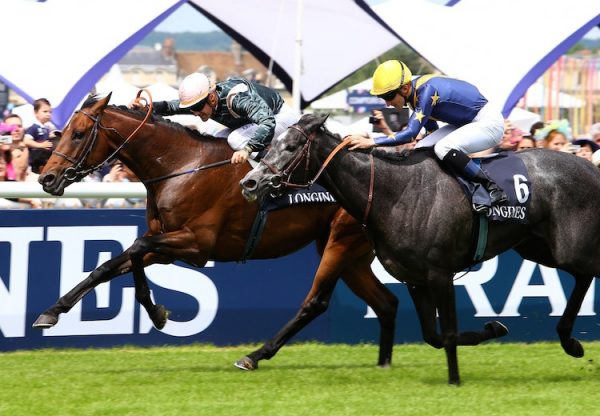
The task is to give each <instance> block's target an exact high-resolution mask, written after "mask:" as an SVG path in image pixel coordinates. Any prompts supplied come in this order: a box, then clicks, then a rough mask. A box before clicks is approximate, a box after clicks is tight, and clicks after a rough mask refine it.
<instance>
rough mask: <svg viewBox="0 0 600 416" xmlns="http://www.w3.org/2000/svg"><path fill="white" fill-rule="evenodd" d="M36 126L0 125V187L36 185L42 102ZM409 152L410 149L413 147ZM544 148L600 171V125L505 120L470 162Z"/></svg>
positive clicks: (108, 172) (105, 204)
mask: <svg viewBox="0 0 600 416" xmlns="http://www.w3.org/2000/svg"><path fill="white" fill-rule="evenodd" d="M33 110H34V116H35V119H36V121H35V122H34V123H33V124H32V125H31V126H23V122H22V119H21V117H20V116H18V115H16V114H5V115H4V117H3V119H0V182H4V181H16V182H25V181H37V178H38V176H39V174H40V172H41V171H42V169H43V167H44V165H45V164H46V162H47V161H48V159H49V157H50V155H51V149H52V146H53V140H54V132H55V131H56V127H55V126H54V125H53V124H52V122H51V121H50V120H51V116H52V107H51V105H50V102H48V100H46V99H44V98H40V99H38V100H35V101H34V103H33ZM406 146H407V147H412V146H414V142H413V143H412V144H411V145H410V146H409V145H406ZM532 148H547V149H552V150H556V151H563V152H569V153H572V154H574V155H576V156H579V157H582V158H585V159H587V160H589V161H590V162H591V163H594V164H595V165H596V166H598V167H600V122H598V123H595V124H593V125H592V126H591V128H590V130H589V133H588V134H587V135H585V136H583V137H573V136H572V133H571V127H570V125H569V122H568V120H556V121H550V122H541V121H540V122H536V123H534V124H533V125H532V126H530V128H529V130H528V131H524V130H521V129H519V128H516V127H514V126H513V124H512V123H511V121H510V120H505V124H504V135H503V137H502V141H501V143H500V144H499V145H498V146H497V147H496V148H494V149H489V150H487V151H484V152H480V153H478V154H476V155H472V156H483V155H485V154H490V153H495V152H504V151H516V152H519V151H523V150H525V149H532ZM82 181H83V182H134V181H138V179H137V178H136V176H135V175H134V174H133V172H131V171H130V170H129V169H128V168H127V167H126V166H125V165H123V163H121V162H120V161H119V160H116V161H115V162H114V163H112V164H111V165H110V166H107V167H105V168H104V169H102V170H100V171H98V172H95V173H93V174H91V175H88V176H87V177H85V178H84V179H83V180H82ZM143 207H145V200H144V199H134V198H108V199H94V198H51V197H49V198H41V199H38V198H16V199H8V198H0V209H2V208H143Z"/></svg>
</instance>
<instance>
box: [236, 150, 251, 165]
mask: <svg viewBox="0 0 600 416" xmlns="http://www.w3.org/2000/svg"><path fill="white" fill-rule="evenodd" d="M249 154H250V153H249V152H248V150H246V149H240V150H238V151H236V152H235V153H233V156H231V163H245V162H246V161H247V160H248V155H249Z"/></svg>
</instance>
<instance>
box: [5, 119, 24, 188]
mask: <svg viewBox="0 0 600 416" xmlns="http://www.w3.org/2000/svg"><path fill="white" fill-rule="evenodd" d="M0 134H2V135H4V136H7V137H8V141H10V143H6V144H2V145H1V153H2V156H3V157H4V159H5V161H6V177H7V178H8V179H9V180H16V181H23V180H25V177H26V176H27V169H28V168H29V151H28V149H27V146H25V143H24V142H23V137H24V134H25V130H23V122H22V120H21V117H19V116H18V115H16V114H8V115H7V116H6V117H5V119H4V121H3V122H2V123H0Z"/></svg>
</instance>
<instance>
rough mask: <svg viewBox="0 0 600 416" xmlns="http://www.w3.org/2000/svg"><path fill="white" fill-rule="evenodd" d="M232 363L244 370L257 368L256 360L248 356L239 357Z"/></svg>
mask: <svg viewBox="0 0 600 416" xmlns="http://www.w3.org/2000/svg"><path fill="white" fill-rule="evenodd" d="M233 365H235V366H236V367H237V368H239V369H240V370H246V371H254V370H258V362H256V361H254V360H253V359H252V358H250V357H244V358H241V359H239V360H237V361H236V362H235V363H233Z"/></svg>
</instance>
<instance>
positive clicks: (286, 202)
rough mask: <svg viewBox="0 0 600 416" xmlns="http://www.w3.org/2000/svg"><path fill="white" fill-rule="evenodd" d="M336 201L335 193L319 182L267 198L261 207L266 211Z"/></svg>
mask: <svg viewBox="0 0 600 416" xmlns="http://www.w3.org/2000/svg"><path fill="white" fill-rule="evenodd" d="M318 203H330V204H331V203H336V200H335V198H334V197H333V195H331V194H330V193H329V191H327V190H326V189H325V188H323V187H322V186H321V185H319V184H316V183H315V184H312V185H311V187H310V188H308V189H291V190H287V191H286V192H285V193H284V194H283V195H281V196H280V197H277V198H272V197H269V198H266V199H265V201H264V202H263V205H262V207H261V209H262V210H265V211H275V210H277V209H281V208H287V207H291V206H294V205H301V204H318Z"/></svg>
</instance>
